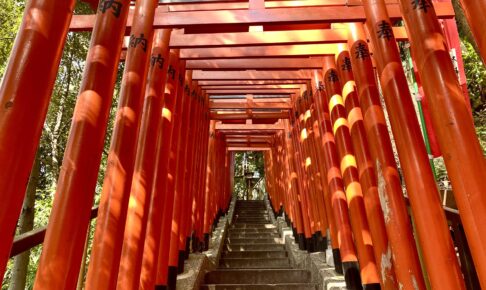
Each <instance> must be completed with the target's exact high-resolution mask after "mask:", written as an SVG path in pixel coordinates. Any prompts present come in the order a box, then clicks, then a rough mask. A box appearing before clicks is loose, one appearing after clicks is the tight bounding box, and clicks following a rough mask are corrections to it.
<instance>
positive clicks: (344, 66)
mask: <svg viewBox="0 0 486 290" xmlns="http://www.w3.org/2000/svg"><path fill="white" fill-rule="evenodd" d="M341 69H342V70H347V71H350V70H351V60H350V59H349V57H347V56H346V57H344V60H343V64H342V65H341Z"/></svg>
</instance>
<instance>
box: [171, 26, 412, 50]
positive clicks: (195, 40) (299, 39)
mask: <svg viewBox="0 0 486 290" xmlns="http://www.w3.org/2000/svg"><path fill="white" fill-rule="evenodd" d="M393 34H394V35H395V39H396V40H397V41H405V40H408V36H407V31H406V30H405V27H393ZM347 41H348V31H347V29H342V28H338V29H309V30H289V31H252V32H235V33H201V34H182V33H174V34H172V35H171V38H170V47H171V48H208V47H233V46H258V45H293V44H323V43H346V42H347Z"/></svg>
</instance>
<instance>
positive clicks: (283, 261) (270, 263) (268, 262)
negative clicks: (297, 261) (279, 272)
mask: <svg viewBox="0 0 486 290" xmlns="http://www.w3.org/2000/svg"><path fill="white" fill-rule="evenodd" d="M219 268H236V269H238V268H243V269H276V268H285V269H289V268H291V267H290V261H289V259H288V258H274V259H268V258H265V259H252V258H236V259H235V258H223V259H221V260H219Z"/></svg>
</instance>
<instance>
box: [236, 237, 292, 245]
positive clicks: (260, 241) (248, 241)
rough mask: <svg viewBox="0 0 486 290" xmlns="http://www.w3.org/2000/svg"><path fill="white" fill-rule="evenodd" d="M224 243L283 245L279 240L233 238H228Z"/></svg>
mask: <svg viewBox="0 0 486 290" xmlns="http://www.w3.org/2000/svg"><path fill="white" fill-rule="evenodd" d="M226 242H227V243H229V244H272V243H275V244H283V241H282V239H281V238H267V237H264V238H234V237H228V238H227V239H226Z"/></svg>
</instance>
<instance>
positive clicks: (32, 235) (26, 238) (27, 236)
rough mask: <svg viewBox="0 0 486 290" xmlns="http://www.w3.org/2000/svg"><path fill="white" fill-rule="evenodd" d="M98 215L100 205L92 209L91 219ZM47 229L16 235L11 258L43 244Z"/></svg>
mask: <svg viewBox="0 0 486 290" xmlns="http://www.w3.org/2000/svg"><path fill="white" fill-rule="evenodd" d="M97 216H98V207H94V208H92V209H91V215H90V220H92V219H94V218H96V217H97ZM46 230H47V226H45V227H41V228H38V229H35V230H32V231H28V232H26V233H23V234H21V235H18V236H16V237H15V239H14V242H13V245H12V250H10V258H12V257H14V256H17V255H18V254H21V253H23V252H25V251H27V250H30V249H32V248H33V247H35V246H37V245H40V244H42V242H44V237H45V236H46Z"/></svg>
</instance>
